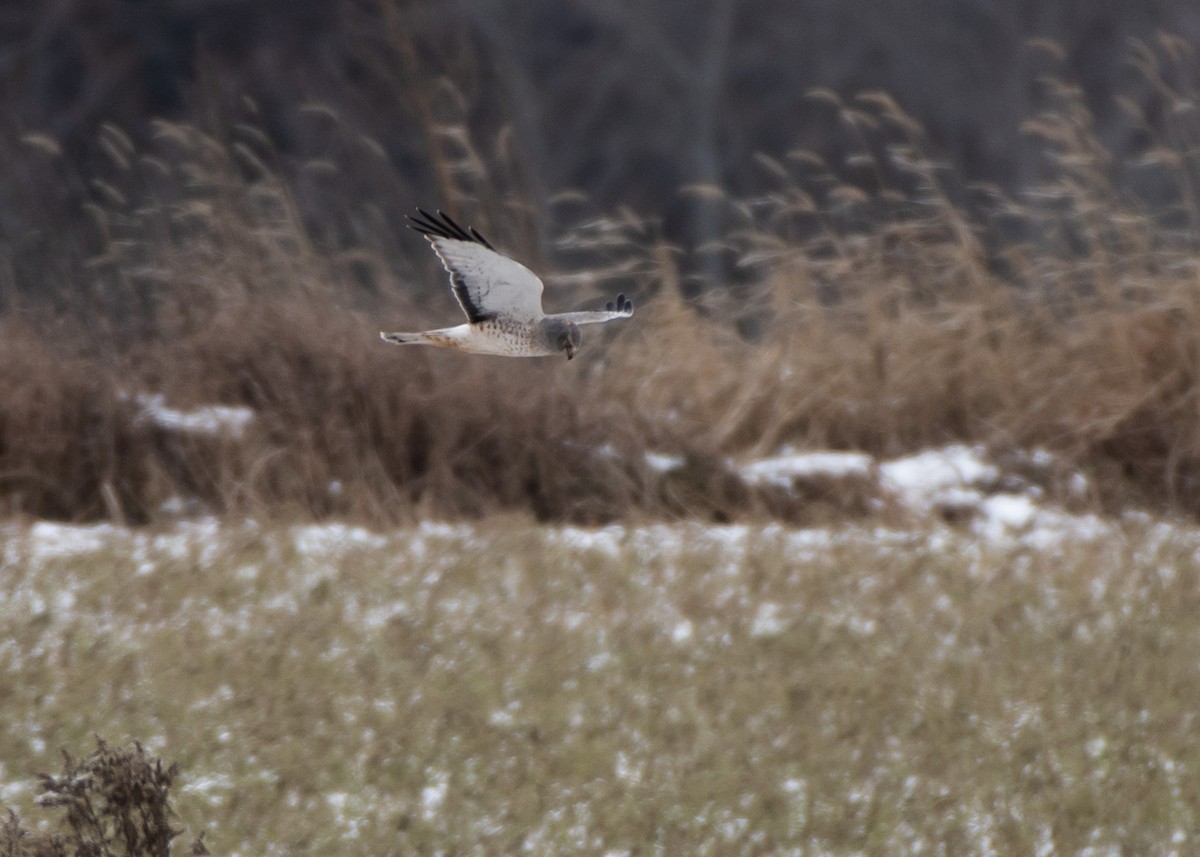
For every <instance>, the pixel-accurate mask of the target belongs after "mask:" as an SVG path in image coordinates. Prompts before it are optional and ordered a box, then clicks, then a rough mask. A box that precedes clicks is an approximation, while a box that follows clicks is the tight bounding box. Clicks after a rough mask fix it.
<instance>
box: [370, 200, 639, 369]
mask: <svg viewBox="0 0 1200 857" xmlns="http://www.w3.org/2000/svg"><path fill="white" fill-rule="evenodd" d="M417 211H418V213H419V214H418V216H417V217H409V218H408V220H409V221H410V222H409V226H410V228H412V229H415V230H416V231H417V232H420V233H421V234H422V235H424V236H425V237H426V238H428V239H429V243H430V244H432V245H433V251H434V252H435V253H437V255H438V258H439V259H441V260H442V265H443V266H445V268H446V270H447V271H449V272H450V286H451V288H453V289H454V296H455V297H457V298H458V302H459V303H460V304H461V305H462V308H463V312H465V313H466V314H467V324H460V325H458V326H457V327H444V328H440V329H438V330H424V331H421V332H419V333H380V334H379V335H380V336H381V337H383V339H384V340H385V341H387V342H394V343H396V344H397V345H433V346H437V347H440V348H456V349H458V350H459V351H469V352H472V353H474V354H499V355H502V356H505V357H549V356H553V355H556V354H560V353H562V352H566V354H567V359H568V360H570V359H571V358H572V357H574V356H575V352H576V351H578V350H579V344H580V335H579V325H581V324H599V323H601V322H605V321H612V320H613V319H617V318H629V317H630V316H631V315H633V302H632V301H630V300H629V299H628V298H627V297H625V295H623V294H620V295H617V298H616V300H615V301H611V302H610V303H609V304H608V308H607V309H605V310H600V311H596V312H565V313H559V314H557V315H546V314H545V313H543V312H542V281H541V279H539V278H538V276H537V274H535V273H533V271H531V270H529V269H528V268H526V267H525V266H524V265H522V264H521V263H520V262H517V261H514V260H513V259H510V258H509V257H507V256H505V255H504V254H502V253H500V252H498V251H497V250H496V249H495V248H494V247H492V245H491V244H489V243H488V242H487V240H486V239H485V238H484V237H483V236H482V235H480V234H479V233H478V232H477V231H475V230H474V229H471V230H470V231H468V230H466V229H463V228H462V227H461V226H459V225H458V224H457V223H455V222H454V221H453V220H451V219H450V216H449V215H447V214H445V213H443V212H442V211H438V213H437V214H436V215H433V214H430V213H429V212H427V211H425V210H424V209H420V208H418V209H417Z"/></svg>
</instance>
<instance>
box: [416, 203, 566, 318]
mask: <svg viewBox="0 0 1200 857" xmlns="http://www.w3.org/2000/svg"><path fill="white" fill-rule="evenodd" d="M417 212H418V215H417V216H416V217H409V218H408V220H409V226H410V227H411V228H412V229H415V230H416V231H417V232H420V233H421V234H422V235H424V236H425V237H426V238H428V239H429V243H430V244H432V245H433V250H434V252H435V253H437V255H438V258H439V259H441V260H442V265H444V266H445V268H446V270H447V271H449V272H450V285H451V287H452V288H453V289H454V295H455V297H457V298H458V302H459V303H460V304H462V308H463V312H465V313H466V314H467V319H468V320H469V321H470V322H471V323H472V324H478V323H479V322H481V321H488V320H489V319H494V318H512V319H517V320H519V321H537V320H538V319H540V318H542V281H541V279H539V278H538V276H537V274H535V273H533V271H531V270H529V269H528V268H526V267H525V266H524V265H522V264H521V263H520V262H517V261H514V260H512V259H510V258H508V257H507V256H505V255H503V254H501V253H499V252H497V251H496V249H495V248H494V247H492V245H491V244H489V243H488V242H487V240H486V239H485V238H484V237H483V236H482V235H480V234H479V233H478V232H476V231H475V230H474V229H472V230H470V231H467V230H465V229H463V228H462V227H461V226H459V225H458V224H457V223H455V222H454V221H453V220H451V219H450V216H449V215H448V214H445V213H444V212H442V211H439V212H438V213H437V214H436V215H435V214H430V213H429V212H428V211H425V210H424V209H421V208H418V209H417Z"/></svg>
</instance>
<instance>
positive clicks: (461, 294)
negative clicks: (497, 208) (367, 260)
mask: <svg viewBox="0 0 1200 857" xmlns="http://www.w3.org/2000/svg"><path fill="white" fill-rule="evenodd" d="M405 218H406V219H407V220H408V228H409V229H413V230H415V231H417V232H420V233H421V234H422V235H424V236H425V237H426V238H447V239H449V240H451V241H469V242H471V243H473V244H480V245H482V246H484V247H486V248H487V249H489V250H491V251H492V252H493V253H497V252H499V251H498V250H496V248H495V247H493V246H492V245H491V244H489V243H488V242H487V239H486V238H484V237H483V236H482V235H480V234H479V233H478V232H476V231H475V230H474V229H472V230H471V231H470V232H469V233H468V232H467V231H466V230H465V229H463V228H462V227H461V226H459V225H458V224H457V223H455V222H454V220H453V219H452V218H451V217H450V215H448V214H446V213H445V212H444V211H442V210H441V209H440V208H439V209H438V212H437V214H430V213H429V212H428V211H426V210H425V209H423V208H420V207H418V208H417V216H416V217H412V216H411V215H405ZM433 249H434V252H435V253H436V252H437V247H436V246H435V247H434V248H433ZM438 258H439V259H441V258H442V254H441V253H438ZM442 265H443V267H445V268H446V270H447V271H448V272H449V274H450V288H451V289H452V290H453V291H454V296H455V297H456V298H458V304H459V306H461V307H462V308H463V312H465V313H466V314H467V321H469V322H471V324H479V323H481V322H484V321H491V320H492V319H494V318H495V317H496V316H495V314H494V313H487V312H484V311H483V310H481V309H480V308H479V306H478V305H477V304H476V303H475V301H474V300H472V298H471V290H470V289H468V288H467V284H466V283H465V282H464V281H463V278H462V275H461V274H459V273H458V272H457V271H455V270H454V269H453V268H451V267H450V266H449V265H447V264H446V260H445V259H442Z"/></svg>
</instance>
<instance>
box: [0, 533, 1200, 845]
mask: <svg viewBox="0 0 1200 857" xmlns="http://www.w3.org/2000/svg"><path fill="white" fill-rule="evenodd" d="M1062 535H1063V538H1061V539H1060V540H1058V541H1057V542H1055V543H1054V544H1051V545H1046V544H1042V545H1041V546H1040V547H1038V548H1036V549H1035V548H1032V547H1031V546H1030V545H1029V544H1027V543H1024V542H1022V541H1021V540H1019V539H1014V540H988V539H981V538H979V537H978V536H977V535H972V534H971V533H970V532H968V531H963V530H959V529H952V528H948V527H945V526H934V527H929V528H924V529H917V530H913V529H908V530H896V529H888V528H883V527H853V526H851V527H834V528H831V529H810V530H789V529H786V528H781V527H778V526H766V527H762V526H724V527H711V526H707V527H706V526H701V525H698V524H674V525H655V526H644V527H624V526H612V527H609V528H605V529H601V530H595V529H573V528H563V527H545V526H535V525H534V524H533V522H531V521H529V520H527V519H521V518H513V517H504V518H496V519H492V520H490V521H488V522H487V523H486V524H481V525H475V526H467V525H453V526H450V525H434V524H423V525H420V526H417V527H414V528H409V529H405V530H402V531H394V532H392V533H391V534H389V535H379V534H375V533H372V532H369V531H367V530H359V529H355V528H350V527H345V526H340V525H304V526H294V527H291V528H260V527H259V526H256V525H250V524H244V525H235V524H229V525H224V526H222V525H218V524H216V523H215V522H211V521H210V522H206V523H201V524H191V525H183V526H178V527H174V528H171V529H168V530H162V531H157V532H146V531H142V532H131V531H128V530H122V529H117V528H103V527H102V528H98V529H97V528H64V527H54V526H50V525H46V524H40V525H37V526H35V527H33V528H32V529H22V530H18V529H11V528H10V529H8V530H6V531H5V537H6V539H5V540H6V547H5V549H4V556H3V565H2V566H0V573H2V574H3V575H4V578H5V580H6V582H7V583H6V586H5V590H4V594H3V597H2V599H0V640H2V641H3V642H0V675H3V676H4V681H3V683H2V684H0V694H2V698H0V704H2V706H3V710H4V712H5V716H4V717H3V718H0V760H3V762H2V764H0V784H3V791H2V792H0V801H2V802H3V803H4V804H6V805H9V806H13V807H15V808H17V809H18V810H19V812H20V814H21V817H22V819H23V820H24V822H25V823H26V824H27V825H28V826H30V827H34V826H36V824H37V822H39V821H43V822H44V821H45V820H46V819H47V818H49V817H50V815H51V813H50V811H48V810H45V809H39V808H37V807H35V806H33V801H32V798H33V794H34V792H35V791H36V789H35V786H36V783H35V781H34V779H33V774H34V773H35V772H38V771H51V772H53V771H56V770H58V768H59V767H60V761H59V749H60V747H62V748H66V749H68V750H70V751H71V752H72V753H73V754H74V755H76V756H78V755H80V754H83V753H85V752H86V751H88V750H89V749H90V748H91V747H93V746H94V744H93V737H92V736H93V735H97V734H98V735H101V736H103V737H105V738H106V739H107V740H109V741H110V742H113V744H114V745H115V746H123V745H125V744H127V743H128V742H130V741H132V740H134V739H140V740H141V741H142V742H143V743H144V745H145V746H146V748H147V752H148V753H150V754H153V755H161V756H163V757H164V758H167V759H171V760H175V761H176V762H177V763H178V765H179V766H180V769H179V772H178V774H177V776H176V778H175V783H174V787H173V801H172V802H173V806H174V809H175V810H176V812H177V813H178V817H177V819H176V821H175V823H176V825H177V826H180V827H184V828H186V835H185V836H181V837H180V838H179V839H178V840H177V847H178V848H179V849H183V848H185V847H186V842H187V841H189V840H190V839H191V838H192V837H194V836H195V835H197V834H198V833H200V832H201V831H204V830H206V831H207V836H206V840H205V841H206V844H207V846H208V848H209V849H211V850H212V852H213V853H214V854H241V855H252V854H301V853H303V854H312V855H324V854H330V855H332V854H349V853H354V854H397V855H402V854H429V855H432V854H545V855H550V854H566V853H570V854H596V855H605V854H607V855H618V854H627V855H634V854H657V853H662V854H697V855H701V854H774V855H784V854H796V855H806V857H815V855H851V854H870V855H900V854H955V855H981V857H982V855H1007V854H1013V855H1016V854H1041V855H1083V854H1089V855H1102V854H1142V855H1169V854H1185V853H1188V851H1189V849H1190V847H1191V845H1190V844H1189V843H1191V844H1194V839H1193V837H1194V835H1195V831H1196V830H1197V825H1198V824H1200V819H1198V818H1197V815H1196V812H1197V810H1196V803H1195V800H1194V797H1195V795H1196V793H1197V790H1198V789H1200V749H1198V747H1197V743H1196V741H1195V729H1196V722H1195V717H1196V712H1197V711H1198V710H1200V673H1198V672H1197V667H1196V656H1195V653H1196V651H1197V648H1198V647H1200V630H1198V628H1200V626H1198V624H1197V623H1196V621H1195V617H1196V615H1197V610H1200V561H1198V559H1197V556H1198V551H1200V532H1198V531H1196V530H1195V529H1191V528H1183V527H1169V526H1165V525H1161V524H1154V523H1152V522H1149V521H1146V520H1142V521H1136V520H1129V521H1126V522H1124V523H1120V524H1112V525H1108V526H1106V527H1105V528H1104V529H1103V530H1100V531H1092V532H1087V531H1083V530H1080V531H1072V530H1070V529H1067V530H1064V532H1063V534H1062ZM15 853H18V854H20V853H21V852H15ZM113 853H123V852H119V851H114V852H113ZM178 853H183V851H182V850H180V851H179V852H178Z"/></svg>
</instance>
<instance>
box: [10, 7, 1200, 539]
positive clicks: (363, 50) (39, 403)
mask: <svg viewBox="0 0 1200 857" xmlns="http://www.w3.org/2000/svg"><path fill="white" fill-rule="evenodd" d="M1198 30H1200V11H1197V9H1196V7H1195V6H1194V4H1189V3H1185V2H1158V3H1142V4H1136V5H1123V4H1117V3H1109V2H1065V0H1060V2H1056V3H1052V4H1033V3H1029V4H1003V5H997V4H989V3H983V2H957V0H955V2H951V0H927V2H922V3H920V4H900V3H895V4H884V5H882V6H880V5H879V4H868V3H827V2H801V3H784V2H779V0H705V2H703V3H701V4H699V5H695V4H691V3H687V4H685V3H682V2H663V3H655V4H649V5H647V4H638V3H632V2H616V0H596V2H586V3H585V2H557V0H556V2H549V0H546V1H545V2H543V0H532V2H520V3H518V2H502V0H478V2H460V3H430V2H401V0H357V2H350V1H349V0H347V2H335V3H331V2H316V0H313V2H304V1H303V0H301V2H286V3H285V2H271V1H270V0H260V2H233V0H164V2H159V3H154V4H149V3H135V2H127V0H58V2H50V3H36V2H12V3H6V4H4V7H3V9H0V399H2V401H3V407H2V408H0V510H3V511H7V512H17V513H32V514H35V515H39V516H52V517H65V518H96V517H109V518H114V519H117V520H130V521H147V520H152V519H153V518H154V517H156V515H157V514H158V512H157V511H156V510H159V509H161V508H164V507H167V508H172V509H175V510H179V509H203V510H208V511H215V512H222V511H239V512H243V511H250V512H254V513H257V514H272V513H275V512H280V511H282V512H284V513H285V514H292V513H299V514H301V515H317V516H326V515H343V516H350V517H359V518H365V519H369V520H373V521H388V522H390V521H394V520H395V519H396V518H397V517H400V518H408V519H411V518H413V517H421V516H427V515H433V516H460V515H467V516H477V515H481V514H486V513H488V512H490V511H495V510H497V509H511V508H523V509H529V510H532V511H533V512H535V513H536V514H537V515H538V516H539V517H551V518H553V517H558V518H562V517H568V518H573V519H577V520H585V521H598V520H610V519H612V518H614V517H620V516H622V515H624V514H629V513H630V512H631V511H635V510H636V512H637V513H639V514H640V513H642V512H649V513H653V514H667V515H672V516H675V515H683V516H691V515H698V516H701V517H716V518H719V519H722V520H728V519H730V518H735V517H739V516H741V515H744V514H758V513H760V512H766V513H767V514H768V515H769V516H773V517H778V516H782V517H786V518H788V519H789V520H795V519H796V509H795V504H794V503H792V502H789V503H786V504H784V506H783V507H781V506H779V504H778V503H776V502H774V501H770V502H762V503H758V502H755V501H754V500H753V498H749V497H748V494H747V491H746V489H745V487H744V486H738V485H737V484H736V480H731V479H730V478H729V471H730V464H731V462H734V461H738V460H741V461H744V460H746V459H749V458H753V457H755V456H762V455H767V454H771V453H772V452H775V451H777V450H779V449H781V448H783V447H785V446H793V447H799V448H834V449H855V450H864V451H867V452H870V453H872V454H876V455H881V456H885V455H899V454H903V453H905V452H908V451H911V450H914V449H920V448H923V447H925V446H927V445H935V444H941V443H948V442H954V441H966V442H970V443H978V444H985V445H987V446H989V447H991V448H993V449H999V450H1004V449H1013V448H1022V449H1031V448H1033V447H1036V446H1042V447H1045V448H1048V449H1051V450H1053V451H1054V452H1055V453H1057V454H1059V455H1061V456H1063V460H1064V461H1066V462H1067V463H1068V464H1069V466H1074V467H1081V468H1083V469H1085V470H1086V471H1087V472H1089V473H1090V475H1091V476H1092V477H1093V480H1094V484H1096V485H1098V486H1100V488H1099V489H1098V492H1097V496H1096V498H1094V499H1096V501H1097V502H1098V503H1099V504H1100V505H1102V506H1103V507H1104V508H1115V507H1118V506H1123V505H1125V504H1126V503H1128V502H1137V503H1150V504H1152V505H1156V506H1164V505H1166V506H1172V507H1174V508H1179V509H1184V510H1187V511H1188V512H1191V511H1194V510H1195V509H1196V508H1197V507H1198V506H1200V394H1198V393H1197V390H1196V385H1195V383H1194V381H1195V379H1196V378H1197V377H1198V374H1200V334H1198V333H1197V331H1200V299H1198V298H1197V290H1196V288H1195V284H1196V281H1197V276H1198V274H1197V271H1198V261H1200V194H1197V192H1196V188H1197V185H1198V183H1200V157H1198V154H1200V149H1198V148H1197V145H1196V144H1197V141H1198V140H1200V110H1198V109H1197V104H1200V98H1198V96H1200V60H1198V59H1197V57H1196V54H1195V51H1194V50H1193V48H1192V44H1193V43H1194V42H1195V39H1196V37H1197V36H1200V32H1198ZM416 205H424V206H426V207H429V208H434V207H442V208H444V209H446V210H447V211H448V212H450V213H451V214H453V215H455V216H457V217H458V218H459V219H461V220H462V221H463V222H464V223H466V224H469V225H472V226H474V227H477V228H478V229H479V230H480V231H482V232H483V233H484V234H486V235H488V236H489V238H490V239H491V240H492V241H493V243H495V244H496V246H498V247H500V248H502V249H504V250H505V251H507V252H510V253H511V254H512V255H514V256H516V257H517V258H518V259H520V260H521V261H523V262H525V263H526V264H529V265H530V266H531V267H534V268H536V269H537V270H538V271H539V272H542V273H544V275H545V278H546V280H547V282H548V285H549V288H548V289H547V293H546V300H547V305H548V308H549V309H550V310H552V311H558V310H563V309H567V308H574V307H589V306H596V305H602V304H603V302H604V300H606V299H611V297H612V296H613V295H614V294H616V292H618V291H625V292H626V293H628V294H631V295H632V296H633V297H634V300H635V302H636V303H637V304H638V306H639V311H638V316H637V317H636V318H635V319H634V321H633V322H632V323H631V324H627V325H622V326H621V329H620V330H608V329H605V330H603V331H600V332H599V333H589V335H588V341H587V343H585V348H584V358H583V359H582V360H581V361H576V363H575V364H574V366H573V367H572V370H571V371H570V372H565V371H563V370H562V369H561V367H553V368H552V367H551V366H550V365H549V364H547V363H542V362H538V361H530V362H525V363H521V364H520V365H514V364H513V363H511V362H510V363H506V364H504V365H503V366H501V365H500V363H498V362H497V361H492V360H486V359H480V360H464V359H463V358H461V356H458V355H447V354H431V353H429V352H425V351H420V352H416V351H410V352H404V353H403V354H399V353H397V352H396V351H395V350H394V349H392V350H389V349H387V348H385V347H383V346H382V345H381V344H380V343H379V342H378V340H377V339H376V338H375V332H376V331H378V330H379V329H381V328H386V329H396V328H399V327H402V326H403V327H407V326H410V325H412V326H415V325H421V324H428V325H429V326H437V325H440V324H444V323H447V322H449V321H451V320H453V319H454V318H455V317H456V316H457V312H456V310H455V308H454V305H453V301H452V299H451V298H450V296H449V294H448V293H447V290H446V288H445V279H444V274H443V272H441V271H440V270H439V268H438V266H437V263H436V260H435V259H434V258H433V257H432V254H430V253H428V252H427V251H426V249H425V247H424V246H423V243H422V242H421V240H420V239H419V238H418V237H417V236H415V235H414V234H412V233H411V232H409V231H407V230H405V229H403V228H402V227H401V224H402V223H403V215H404V214H405V213H406V212H409V211H412V210H413V207H414V206H416ZM401 320H402V321H403V324H401V323H400V321H401ZM615 341H619V342H620V347H619V348H611V349H610V348H607V345H608V344H609V343H612V342H615ZM154 403H157V404H154ZM213 404H220V405H223V406H228V407H233V408H241V409H245V411H243V412H242V413H249V414H251V416H250V417H247V418H246V420H245V421H243V423H241V424H240V425H241V426H242V428H245V431H242V430H241V429H239V430H238V431H237V432H236V433H234V434H226V435H223V436H220V437H217V436H215V435H213V434H212V433H209V436H203V437H200V436H197V435H196V434H195V433H194V432H193V433H191V434H188V433H187V432H181V431H179V426H178V424H177V421H176V424H175V425H174V426H170V425H167V426H164V424H163V421H162V420H161V419H159V417H161V415H162V413H164V412H163V411H162V410H161V408H162V407H165V408H168V409H176V411H172V412H171V413H181V412H179V411H178V409H185V410H186V409H189V408H191V409H195V408H199V407H203V406H210V405H213ZM160 406H161V407H160ZM155 408H159V410H155ZM156 414H157V415H158V416H156ZM171 419H175V417H171ZM247 426H248V428H247ZM235 435H236V436H235ZM646 451H652V452H657V453H662V454H667V455H671V456H677V457H679V458H680V460H683V461H686V462H687V466H686V467H683V468H681V472H680V473H676V474H674V476H673V477H672V478H673V479H675V481H676V482H677V483H680V484H675V485H671V486H666V487H664V485H663V484H662V481H663V480H662V479H661V478H660V477H661V474H657V473H654V472H653V468H648V467H647V465H646V463H645V461H644V460H643V458H641V457H639V456H642V455H643V454H644V453H645V452H646ZM750 493H752V492H750ZM196 504H198V505H196ZM834 505H835V507H836V506H837V504H834ZM851 505H853V504H851Z"/></svg>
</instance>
